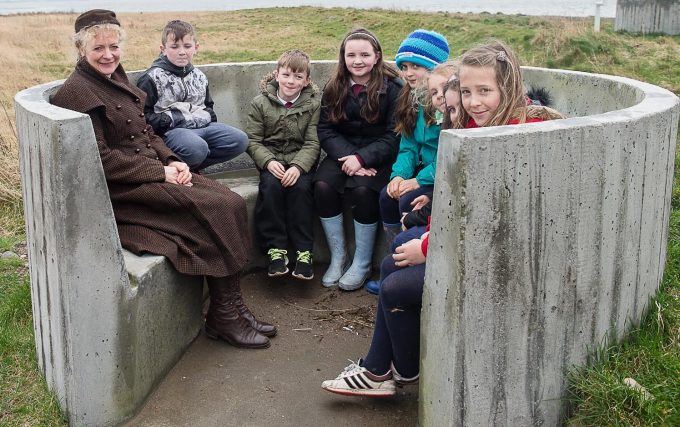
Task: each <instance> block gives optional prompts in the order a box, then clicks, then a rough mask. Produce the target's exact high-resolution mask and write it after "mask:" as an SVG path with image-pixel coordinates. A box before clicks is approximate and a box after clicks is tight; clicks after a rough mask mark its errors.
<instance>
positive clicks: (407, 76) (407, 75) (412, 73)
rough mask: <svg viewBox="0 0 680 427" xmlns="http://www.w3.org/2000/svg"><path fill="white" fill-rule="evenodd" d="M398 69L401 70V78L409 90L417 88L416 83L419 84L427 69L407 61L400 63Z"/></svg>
mask: <svg viewBox="0 0 680 427" xmlns="http://www.w3.org/2000/svg"><path fill="white" fill-rule="evenodd" d="M399 69H400V70H401V76H402V77H403V79H404V80H406V83H408V85H409V86H410V87H411V89H413V88H414V87H416V86H418V83H420V82H421V80H423V78H424V77H425V76H426V75H427V73H428V69H427V68H425V67H423V66H421V65H418V64H414V63H413V62H408V61H404V62H402V63H401V65H400V66H399Z"/></svg>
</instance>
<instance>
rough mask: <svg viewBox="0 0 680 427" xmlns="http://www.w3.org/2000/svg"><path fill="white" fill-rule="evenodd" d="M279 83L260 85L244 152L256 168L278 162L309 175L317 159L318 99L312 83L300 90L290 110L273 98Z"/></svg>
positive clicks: (262, 167)
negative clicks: (273, 161) (295, 167)
mask: <svg viewBox="0 0 680 427" xmlns="http://www.w3.org/2000/svg"><path fill="white" fill-rule="evenodd" d="M278 86H279V85H278V83H277V82H276V80H274V79H273V78H271V79H268V78H265V79H263V80H262V82H260V89H261V93H260V95H257V96H256V97H255V98H254V99H253V101H252V102H251V104H250V112H249V113H248V124H247V126H246V133H247V134H248V149H247V152H248V154H249V155H250V157H252V158H253V161H254V162H255V165H256V166H257V168H258V169H260V170H263V169H266V168H267V163H269V162H270V161H272V160H277V161H279V162H281V163H283V164H284V166H293V165H295V166H297V167H298V168H300V169H301V170H302V171H303V172H310V171H312V169H313V168H314V166H315V165H316V162H317V160H318V159H319V151H320V147H319V137H318V135H317V133H316V127H317V124H318V123H319V112H320V107H321V99H320V96H319V89H318V87H316V85H314V84H313V83H310V84H308V85H307V86H306V87H305V88H303V89H302V92H301V93H300V97H299V98H298V99H297V100H296V101H295V103H294V104H293V106H292V107H291V108H286V107H284V106H283V105H282V104H281V101H279V98H278V97H277V96H276V91H277V90H278Z"/></svg>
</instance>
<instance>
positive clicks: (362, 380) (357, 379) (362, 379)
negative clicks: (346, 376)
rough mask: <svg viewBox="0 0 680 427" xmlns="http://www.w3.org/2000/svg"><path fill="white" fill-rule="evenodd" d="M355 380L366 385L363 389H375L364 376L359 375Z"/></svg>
mask: <svg viewBox="0 0 680 427" xmlns="http://www.w3.org/2000/svg"><path fill="white" fill-rule="evenodd" d="M355 378H356V381H357V382H359V381H361V382H362V383H363V384H364V386H365V387H362V388H369V389H370V388H373V387H371V385H370V384H369V383H368V382H367V381H366V379H365V378H364V376H363V375H357V376H356V377H355Z"/></svg>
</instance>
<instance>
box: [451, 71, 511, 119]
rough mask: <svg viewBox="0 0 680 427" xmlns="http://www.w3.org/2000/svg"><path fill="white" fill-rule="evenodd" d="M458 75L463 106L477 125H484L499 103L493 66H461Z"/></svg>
mask: <svg viewBox="0 0 680 427" xmlns="http://www.w3.org/2000/svg"><path fill="white" fill-rule="evenodd" d="M458 75H459V80H460V95H461V101H462V103H463V108H465V111H467V113H468V114H469V115H470V117H472V118H473V119H474V121H475V123H477V126H485V125H486V124H487V123H488V122H489V120H490V119H491V118H492V117H493V116H494V115H495V114H496V110H497V109H498V106H499V105H500V103H501V91H500V88H499V87H498V83H497V82H496V71H495V70H494V69H493V67H470V66H463V67H461V68H460V72H459V73H458Z"/></svg>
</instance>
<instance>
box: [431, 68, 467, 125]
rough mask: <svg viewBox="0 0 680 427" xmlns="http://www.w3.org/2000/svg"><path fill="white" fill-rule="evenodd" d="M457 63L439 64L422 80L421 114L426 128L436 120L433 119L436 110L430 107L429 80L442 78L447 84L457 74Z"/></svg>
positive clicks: (432, 106)
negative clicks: (423, 115)
mask: <svg viewBox="0 0 680 427" xmlns="http://www.w3.org/2000/svg"><path fill="white" fill-rule="evenodd" d="M458 66H459V63H458V62H457V61H447V62H444V63H443V64H439V65H437V66H436V67H434V68H433V69H432V72H430V74H428V75H427V77H426V78H424V79H423V82H422V85H423V87H424V89H425V93H426V94H427V95H426V96H425V99H424V100H423V103H422V104H423V112H424V113H425V124H426V125H427V126H431V125H433V124H434V123H435V122H436V121H437V119H436V118H435V114H436V109H435V108H434V105H432V94H431V93H430V91H429V84H430V78H432V76H435V75H436V76H441V77H444V78H445V79H446V80H447V82H448V80H449V79H450V78H451V77H452V76H454V75H456V74H457V73H458Z"/></svg>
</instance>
